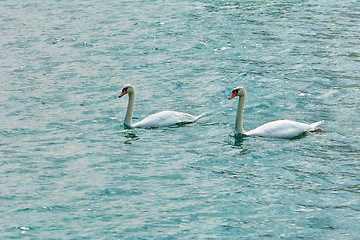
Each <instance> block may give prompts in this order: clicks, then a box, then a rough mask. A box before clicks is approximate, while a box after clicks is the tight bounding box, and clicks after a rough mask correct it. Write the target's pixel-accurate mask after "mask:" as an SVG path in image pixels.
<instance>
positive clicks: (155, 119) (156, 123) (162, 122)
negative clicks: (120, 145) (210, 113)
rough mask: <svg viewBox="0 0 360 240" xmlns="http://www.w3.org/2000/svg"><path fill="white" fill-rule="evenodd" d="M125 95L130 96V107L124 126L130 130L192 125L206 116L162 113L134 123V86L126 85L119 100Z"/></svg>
mask: <svg viewBox="0 0 360 240" xmlns="http://www.w3.org/2000/svg"><path fill="white" fill-rule="evenodd" d="M125 94H128V95H129V101H128V106H127V110H126V115H125V121H124V124H125V125H126V126H127V127H130V128H155V127H166V126H170V125H174V124H178V123H192V122H195V121H197V120H198V119H199V118H201V117H202V116H204V115H205V114H206V113H203V114H201V115H199V116H193V115H190V114H187V113H183V112H175V111H162V112H158V113H155V114H152V115H149V116H147V117H146V118H144V119H143V120H141V121H139V122H137V123H134V124H133V123H132V117H133V112H134V102H135V89H134V87H133V86H132V85H129V84H128V85H125V86H124V88H123V89H122V91H121V94H120V96H119V98H121V97H122V96H124V95H125Z"/></svg>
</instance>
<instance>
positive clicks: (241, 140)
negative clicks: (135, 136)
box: [234, 134, 247, 147]
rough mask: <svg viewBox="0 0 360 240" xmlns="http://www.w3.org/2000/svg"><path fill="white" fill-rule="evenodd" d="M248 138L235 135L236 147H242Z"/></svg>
mask: <svg viewBox="0 0 360 240" xmlns="http://www.w3.org/2000/svg"><path fill="white" fill-rule="evenodd" d="M246 138H247V136H245V135H243V134H234V139H235V142H234V146H237V147H242V145H243V143H244V141H245V139H246Z"/></svg>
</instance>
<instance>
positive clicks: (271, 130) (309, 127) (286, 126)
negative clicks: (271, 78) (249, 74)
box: [229, 87, 324, 138]
mask: <svg viewBox="0 0 360 240" xmlns="http://www.w3.org/2000/svg"><path fill="white" fill-rule="evenodd" d="M236 96H239V103H238V109H237V113H236V122H235V133H237V134H243V135H248V136H264V137H275V138H294V137H296V136H298V135H300V134H302V133H305V132H311V131H315V130H317V129H318V128H317V126H319V125H320V124H322V123H323V122H324V121H320V122H316V123H312V124H306V123H301V122H295V121H291V120H277V121H273V122H268V123H266V124H264V125H261V126H260V127H257V128H255V129H254V130H251V131H248V132H245V131H244V128H243V112H244V106H245V97H246V91H245V89H244V88H242V87H236V88H234V90H233V91H232V95H231V96H230V98H229V99H232V98H234V97H236Z"/></svg>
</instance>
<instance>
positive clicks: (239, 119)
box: [235, 95, 245, 134]
mask: <svg viewBox="0 0 360 240" xmlns="http://www.w3.org/2000/svg"><path fill="white" fill-rule="evenodd" d="M244 107H245V95H244V96H239V103H238V108H237V113H236V121H235V132H236V133H241V134H245V131H244V128H243V113H244Z"/></svg>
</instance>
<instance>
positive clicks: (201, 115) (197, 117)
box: [194, 112, 207, 122]
mask: <svg viewBox="0 0 360 240" xmlns="http://www.w3.org/2000/svg"><path fill="white" fill-rule="evenodd" d="M206 114H207V112H206V113H202V114H200V115H198V116H196V117H195V120H194V122H195V121H197V120H198V119H199V118H201V117H203V116H204V115H206Z"/></svg>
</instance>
